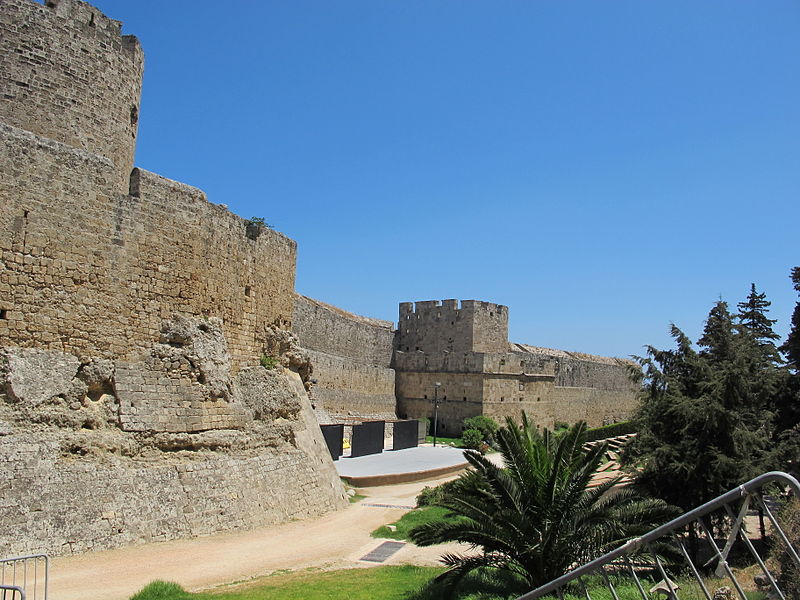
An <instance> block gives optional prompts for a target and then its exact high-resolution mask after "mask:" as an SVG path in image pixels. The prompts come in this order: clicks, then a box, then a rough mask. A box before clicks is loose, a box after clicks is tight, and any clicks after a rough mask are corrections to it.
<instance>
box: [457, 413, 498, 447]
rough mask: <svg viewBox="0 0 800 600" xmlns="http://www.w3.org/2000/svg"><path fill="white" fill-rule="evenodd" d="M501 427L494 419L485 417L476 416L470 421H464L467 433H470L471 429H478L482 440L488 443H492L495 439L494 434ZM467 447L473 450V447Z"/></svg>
mask: <svg viewBox="0 0 800 600" xmlns="http://www.w3.org/2000/svg"><path fill="white" fill-rule="evenodd" d="M499 427H500V425H498V424H497V422H496V421H495V420H494V419H492V418H491V417H486V416H484V415H476V416H474V417H470V418H469V419H464V429H465V430H466V431H469V430H470V429H477V430H478V431H480V432H481V436H483V437H482V438H481V439H482V440H486V441H487V442H491V441H492V440H493V439H494V434H495V432H496V431H497V430H498V428H499ZM466 431H465V433H466ZM467 447H468V448H472V446H467Z"/></svg>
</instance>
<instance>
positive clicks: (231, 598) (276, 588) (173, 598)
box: [130, 565, 766, 600]
mask: <svg viewBox="0 0 800 600" xmlns="http://www.w3.org/2000/svg"><path fill="white" fill-rule="evenodd" d="M443 571H444V569H443V568H439V567H416V566H413V565H399V566H396V565H390V566H384V567H373V568H362V569H342V570H336V571H317V570H314V569H310V570H305V571H294V572H289V573H284V572H277V573H274V574H272V575H268V576H266V577H261V578H259V579H256V580H254V581H251V582H248V583H246V584H238V585H235V586H226V587H225V588H221V589H217V590H214V591H211V592H200V593H197V594H191V593H189V592H187V591H185V590H184V589H183V588H182V587H181V586H179V585H178V584H175V583H168V582H165V581H154V582H153V583H150V584H149V585H147V586H146V587H145V588H144V589H143V590H142V591H140V592H139V593H137V594H136V595H134V596H133V597H132V598H131V599H130V600H333V599H347V600H440V599H441V598H442V593H443V591H442V588H441V585H440V584H438V583H437V582H436V581H434V578H435V577H436V576H437V575H439V574H440V573H442V572H443ZM599 579H600V578H599V577H589V578H587V579H586V580H585V582H586V584H587V587H588V589H589V593H590V594H591V597H592V600H613V596H612V595H611V592H610V591H609V590H608V588H606V587H605V586H604V585H603V584H602V583H601V582H600V581H599ZM614 579H615V581H614V588H615V590H616V592H617V595H618V597H619V599H620V600H641V596H640V595H639V591H638V590H637V588H636V587H635V585H634V584H633V583H631V582H630V580H629V579H627V580H624V581H623V580H617V579H616V578H614ZM677 583H678V585H680V596H681V600H705V596H704V595H703V593H702V591H701V590H700V588H699V586H697V584H696V583H694V580H687V579H685V578H681V579H679V580H678V582H677ZM642 584H643V585H644V586H645V590H647V589H649V587H650V586H651V585H652V582H650V581H647V580H643V581H642ZM722 585H730V582H728V581H727V580H723V579H714V578H711V579H707V580H706V586H707V587H708V589H709V590H710V591H712V592H713V590H714V589H716V588H718V587H720V586H722ZM526 591H529V590H528V589H527V587H526V586H525V585H524V584H523V583H522V582H521V581H519V580H515V579H514V578H513V576H509V575H508V574H507V573H503V572H501V571H494V570H489V569H485V570H479V571H474V572H472V573H470V574H468V575H467V576H466V577H465V578H464V580H463V581H462V584H461V585H459V586H458V588H457V594H456V598H458V599H459V600H511V599H513V598H517V597H518V596H519V595H521V594H523V593H524V592H526ZM745 594H746V595H747V598H748V600H766V596H765V595H764V594H763V593H761V592H755V591H747V590H746V591H745ZM555 598H556V597H555V596H553V597H549V596H548V597H547V600H555ZM585 598H586V596H584V595H583V593H582V592H581V591H580V590H579V589H575V590H572V591H570V592H568V593H565V594H564V600H585Z"/></svg>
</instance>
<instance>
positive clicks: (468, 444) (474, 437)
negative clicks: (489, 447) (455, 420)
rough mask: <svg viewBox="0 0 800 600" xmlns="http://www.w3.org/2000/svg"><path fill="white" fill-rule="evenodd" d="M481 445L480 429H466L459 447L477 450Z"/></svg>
mask: <svg viewBox="0 0 800 600" xmlns="http://www.w3.org/2000/svg"><path fill="white" fill-rule="evenodd" d="M482 443H483V433H482V432H481V431H480V429H467V430H466V431H464V433H463V434H462V436H461V445H462V446H464V448H471V449H472V450H477V449H478V448H479V447H480V445H481V444H482Z"/></svg>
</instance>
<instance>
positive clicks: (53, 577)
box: [50, 479, 464, 600]
mask: <svg viewBox="0 0 800 600" xmlns="http://www.w3.org/2000/svg"><path fill="white" fill-rule="evenodd" d="M445 480H446V479H441V480H436V481H426V482H417V483H407V484H398V485H391V486H383V487H374V488H364V489H363V490H359V493H362V494H364V495H366V496H367V498H365V499H364V500H362V501H360V502H357V503H354V504H351V505H350V506H349V507H348V508H346V509H345V510H343V511H339V512H336V513H332V514H329V515H325V516H323V517H320V518H317V519H313V520H308V521H296V522H292V523H287V524H284V525H279V526H275V527H267V528H262V529H257V530H253V531H245V532H237V533H225V534H219V535H214V536H208V537H202V538H195V539H191V540H182V541H173V542H163V543H158V544H146V545H142V546H135V547H131V548H123V549H119V550H109V551H105V552H95V553H88V554H84V555H80V556H70V557H61V558H55V559H53V562H52V564H51V571H50V594H51V595H52V597H53V598H58V599H59V600H128V598H130V597H131V596H132V595H133V594H134V593H135V592H137V591H138V590H140V589H141V588H142V587H144V586H145V585H146V584H147V583H149V582H151V581H153V580H154V579H163V580H167V581H174V582H177V583H179V584H181V585H182V586H183V587H184V588H186V589H187V590H190V591H194V590H201V589H209V588H213V587H215V586H218V585H222V584H225V583H230V582H234V581H243V580H248V579H250V578H253V577H259V576H263V575H268V574H270V573H274V572H276V571H282V570H298V569H304V568H307V567H316V568H323V569H339V568H346V567H364V568H369V567H370V566H374V565H377V564H415V565H427V566H433V565H437V564H438V562H437V561H438V558H439V556H440V555H441V554H442V553H443V552H446V551H451V550H453V549H455V548H457V547H458V546H457V545H455V544H453V545H441V546H436V547H429V548H418V547H416V546H414V545H412V544H407V545H405V546H404V547H403V548H401V549H400V550H399V551H398V552H397V553H396V554H394V555H392V556H391V557H390V558H389V559H387V560H386V561H385V562H384V563H368V562H363V561H361V560H359V559H360V558H362V557H363V556H365V555H366V554H367V553H369V552H370V551H371V550H373V549H375V548H376V547H377V546H379V545H380V543H381V540H376V539H375V538H373V537H370V532H371V531H373V530H374V529H376V528H377V527H379V526H381V525H384V524H386V523H391V522H393V521H396V520H397V519H399V518H400V516H401V515H402V514H403V513H405V512H407V511H408V510H409V509H408V508H406V507H411V506H413V505H414V503H415V498H416V495H417V494H418V493H419V491H420V490H421V489H422V488H423V487H424V486H426V485H436V484H437V483H441V482H442V481H445ZM463 549H464V548H462V550H463Z"/></svg>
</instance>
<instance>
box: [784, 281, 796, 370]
mask: <svg viewBox="0 0 800 600" xmlns="http://www.w3.org/2000/svg"><path fill="white" fill-rule="evenodd" d="M791 277H792V283H793V284H794V289H795V290H796V291H797V293H798V294H800V267H795V268H794V269H792V275H791ZM781 352H783V353H784V354H785V355H786V362H787V363H788V365H789V368H790V369H792V370H793V371H794V373H795V375H800V302H797V304H795V307H794V313H792V329H791V331H790V332H789V337H788V338H787V339H786V342H785V343H784V344H783V346H781Z"/></svg>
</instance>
